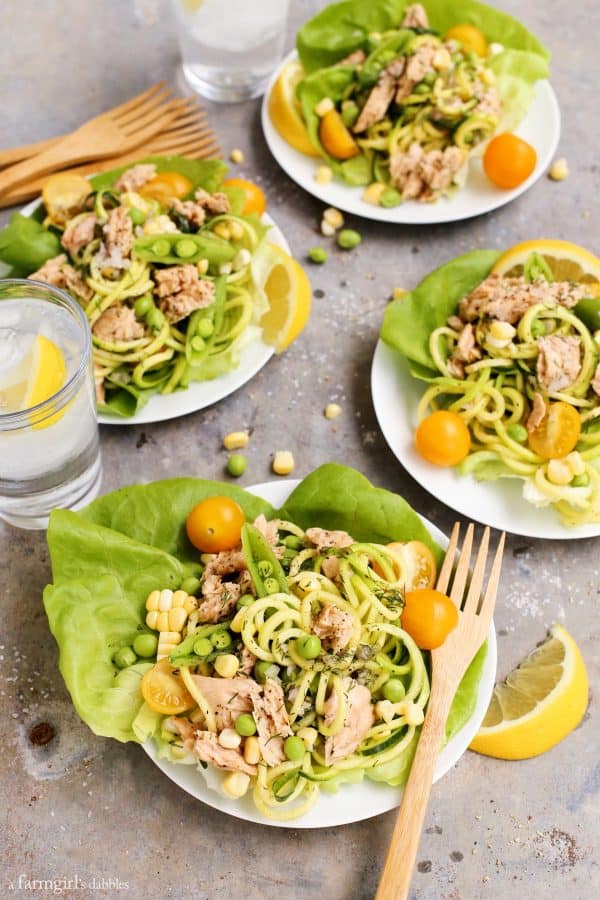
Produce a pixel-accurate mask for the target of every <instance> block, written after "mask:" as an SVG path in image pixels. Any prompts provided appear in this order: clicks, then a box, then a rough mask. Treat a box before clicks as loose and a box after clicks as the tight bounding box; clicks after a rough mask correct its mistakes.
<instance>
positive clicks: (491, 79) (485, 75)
mask: <svg viewBox="0 0 600 900" xmlns="http://www.w3.org/2000/svg"><path fill="white" fill-rule="evenodd" d="M479 77H480V78H481V80H482V81H483V83H484V84H486V85H487V86H488V87H491V86H492V85H493V84H495V83H496V76H495V75H494V73H493V72H492V70H491V69H482V70H481V74H480V76H479Z"/></svg>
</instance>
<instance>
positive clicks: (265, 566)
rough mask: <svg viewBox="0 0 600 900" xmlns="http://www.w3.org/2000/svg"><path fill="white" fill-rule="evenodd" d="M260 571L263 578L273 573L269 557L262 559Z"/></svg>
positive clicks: (259, 566) (258, 567) (258, 566)
mask: <svg viewBox="0 0 600 900" xmlns="http://www.w3.org/2000/svg"><path fill="white" fill-rule="evenodd" d="M257 569H258V573H259V575H260V576H261V577H262V578H266V577H267V576H268V575H272V574H273V565H272V564H271V563H270V562H269V561H268V560H267V559H261V560H260V561H259V563H258V565H257Z"/></svg>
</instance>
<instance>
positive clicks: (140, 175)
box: [115, 163, 156, 191]
mask: <svg viewBox="0 0 600 900" xmlns="http://www.w3.org/2000/svg"><path fill="white" fill-rule="evenodd" d="M155 175H156V166H155V165H154V163H138V164H137V165H136V166H132V167H131V169H126V170H125V172H123V174H122V175H120V176H119V178H118V179H117V180H116V181H115V189H116V190H117V191H138V190H139V189H140V188H141V187H143V186H144V185H145V184H146V183H147V182H148V181H150V179H151V178H154V176H155Z"/></svg>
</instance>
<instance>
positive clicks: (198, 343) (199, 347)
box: [191, 335, 206, 353]
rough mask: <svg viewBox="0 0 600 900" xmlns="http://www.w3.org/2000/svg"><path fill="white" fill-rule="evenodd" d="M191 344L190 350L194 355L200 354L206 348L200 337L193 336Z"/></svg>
mask: <svg viewBox="0 0 600 900" xmlns="http://www.w3.org/2000/svg"><path fill="white" fill-rule="evenodd" d="M191 343H192V350H195V351H196V353H202V351H203V350H204V348H205V347H206V342H205V340H204V339H203V338H201V337H200V335H195V336H194V337H193V338H192V341H191Z"/></svg>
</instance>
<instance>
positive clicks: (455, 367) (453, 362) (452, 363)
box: [446, 357, 465, 380]
mask: <svg viewBox="0 0 600 900" xmlns="http://www.w3.org/2000/svg"><path fill="white" fill-rule="evenodd" d="M446 366H447V368H448V374H449V375H450V377H451V378H459V379H461V380H462V379H463V378H464V377H465V364H464V362H461V361H460V359H455V358H454V357H450V359H449V360H448V362H447V363H446Z"/></svg>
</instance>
